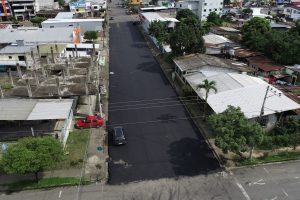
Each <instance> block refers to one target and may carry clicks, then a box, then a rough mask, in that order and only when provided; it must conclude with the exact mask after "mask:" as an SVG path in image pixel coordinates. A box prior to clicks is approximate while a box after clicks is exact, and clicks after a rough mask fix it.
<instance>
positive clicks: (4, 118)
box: [0, 99, 73, 145]
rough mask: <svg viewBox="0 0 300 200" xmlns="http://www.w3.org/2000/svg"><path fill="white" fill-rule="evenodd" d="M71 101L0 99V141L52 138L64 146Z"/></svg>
mask: <svg viewBox="0 0 300 200" xmlns="http://www.w3.org/2000/svg"><path fill="white" fill-rule="evenodd" d="M72 106H73V99H0V124H1V125H0V131H1V136H0V140H10V139H17V138H20V137H29V136H43V135H53V136H54V135H56V134H57V136H58V139H59V140H60V141H61V142H62V143H63V144H64V145H65V144H66V142H67V139H68V136H69V131H70V129H71V123H72V119H73V110H72Z"/></svg>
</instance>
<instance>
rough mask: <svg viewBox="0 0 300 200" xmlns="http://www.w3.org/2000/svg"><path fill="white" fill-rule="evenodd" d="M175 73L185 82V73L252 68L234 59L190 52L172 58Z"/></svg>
mask: <svg viewBox="0 0 300 200" xmlns="http://www.w3.org/2000/svg"><path fill="white" fill-rule="evenodd" d="M173 62H174V64H175V73H176V74H177V75H178V77H179V78H180V79H181V80H182V81H183V82H185V79H184V77H185V75H187V74H192V73H198V72H199V71H214V72H215V73H218V72H228V73H229V72H231V73H250V74H251V73H252V72H253V69H252V68H249V67H247V65H246V64H244V63H240V62H237V61H234V60H229V59H222V58H217V57H214V56H209V55H205V54H190V55H186V56H181V57H177V58H175V59H174V60H173Z"/></svg>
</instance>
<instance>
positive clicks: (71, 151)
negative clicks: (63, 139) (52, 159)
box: [56, 129, 90, 169]
mask: <svg viewBox="0 0 300 200" xmlns="http://www.w3.org/2000/svg"><path fill="white" fill-rule="evenodd" d="M89 137H90V130H89V129H83V130H75V131H73V132H71V133H70V134H69V137H68V141H67V144H66V148H65V152H66V155H65V158H64V160H63V161H62V162H60V163H59V164H58V165H57V167H56V169H68V168H80V167H82V162H83V157H84V153H85V148H86V144H87V142H89V141H88V140H89Z"/></svg>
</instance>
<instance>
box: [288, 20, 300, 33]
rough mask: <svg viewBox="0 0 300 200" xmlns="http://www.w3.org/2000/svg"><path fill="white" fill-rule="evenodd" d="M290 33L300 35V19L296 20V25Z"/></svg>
mask: <svg viewBox="0 0 300 200" xmlns="http://www.w3.org/2000/svg"><path fill="white" fill-rule="evenodd" d="M289 33H290V34H292V35H296V36H300V20H298V21H296V23H295V26H293V27H292V28H291V29H290V30H289Z"/></svg>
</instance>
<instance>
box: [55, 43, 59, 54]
mask: <svg viewBox="0 0 300 200" xmlns="http://www.w3.org/2000/svg"><path fill="white" fill-rule="evenodd" d="M55 51H56V53H57V54H58V53H59V52H58V45H57V44H55Z"/></svg>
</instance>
